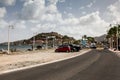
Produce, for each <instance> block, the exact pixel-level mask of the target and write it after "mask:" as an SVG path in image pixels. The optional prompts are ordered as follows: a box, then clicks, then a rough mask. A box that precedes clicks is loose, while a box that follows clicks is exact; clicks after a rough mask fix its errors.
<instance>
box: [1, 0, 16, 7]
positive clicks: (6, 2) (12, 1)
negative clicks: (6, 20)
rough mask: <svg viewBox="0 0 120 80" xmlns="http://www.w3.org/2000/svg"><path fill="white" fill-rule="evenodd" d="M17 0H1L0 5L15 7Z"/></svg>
mask: <svg viewBox="0 0 120 80" xmlns="http://www.w3.org/2000/svg"><path fill="white" fill-rule="evenodd" d="M15 2H16V0H0V3H2V4H4V5H6V6H11V5H14V4H15Z"/></svg>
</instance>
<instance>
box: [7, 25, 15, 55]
mask: <svg viewBox="0 0 120 80" xmlns="http://www.w3.org/2000/svg"><path fill="white" fill-rule="evenodd" d="M10 29H14V26H13V25H9V26H8V52H7V53H8V54H10V40H9V38H10V36H9V34H10Z"/></svg>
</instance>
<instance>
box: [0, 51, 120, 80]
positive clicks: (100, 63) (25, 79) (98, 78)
mask: <svg viewBox="0 0 120 80" xmlns="http://www.w3.org/2000/svg"><path fill="white" fill-rule="evenodd" d="M61 54H62V53H61ZM71 54H74V53H71ZM0 80H120V57H118V56H117V55H116V54H115V53H112V52H110V51H108V50H92V51H90V52H88V53H86V54H83V55H81V56H78V57H76V58H73V59H68V60H65V61H61V62H56V63H52V64H48V65H44V66H40V67H35V68H31V69H27V70H21V71H16V72H12V73H7V74H3V75H0Z"/></svg>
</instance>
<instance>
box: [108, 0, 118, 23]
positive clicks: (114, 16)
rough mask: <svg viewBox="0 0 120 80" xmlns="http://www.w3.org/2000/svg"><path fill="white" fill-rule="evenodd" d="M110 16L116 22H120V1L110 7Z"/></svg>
mask: <svg viewBox="0 0 120 80" xmlns="http://www.w3.org/2000/svg"><path fill="white" fill-rule="evenodd" d="M108 14H109V15H110V17H111V18H112V19H113V20H114V21H118V22H120V0H118V1H117V2H116V3H114V4H112V5H110V6H108Z"/></svg>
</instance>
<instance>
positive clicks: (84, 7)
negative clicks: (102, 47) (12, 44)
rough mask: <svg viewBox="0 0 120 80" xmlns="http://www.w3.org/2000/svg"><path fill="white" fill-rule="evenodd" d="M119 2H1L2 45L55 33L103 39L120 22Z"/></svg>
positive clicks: (47, 0) (30, 0) (116, 0)
mask: <svg viewBox="0 0 120 80" xmlns="http://www.w3.org/2000/svg"><path fill="white" fill-rule="evenodd" d="M119 4H120V0H0V13H1V14H0V38H1V39H0V42H6V41H7V29H8V26H9V25H14V27H15V28H14V29H13V30H10V40H11V41H14V40H21V39H27V38H30V37H31V36H33V35H34V33H42V32H51V31H55V32H58V33H60V34H63V35H69V36H71V37H74V38H76V39H80V38H81V37H82V35H88V36H93V37H94V36H100V35H102V34H105V33H106V31H107V29H108V28H109V27H108V25H109V24H111V23H116V22H120V19H119V18H120V15H119V14H120V5H119Z"/></svg>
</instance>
